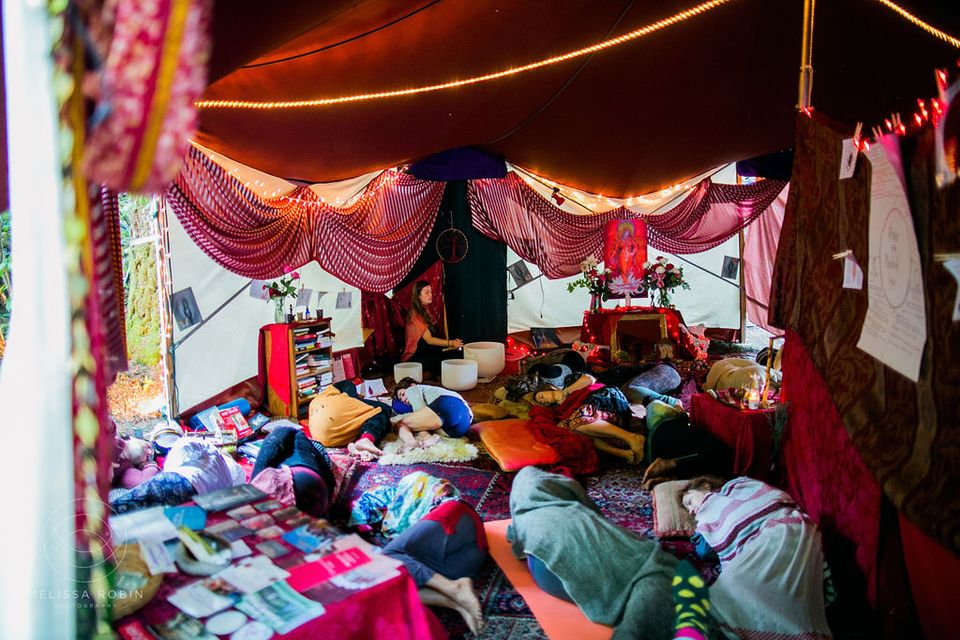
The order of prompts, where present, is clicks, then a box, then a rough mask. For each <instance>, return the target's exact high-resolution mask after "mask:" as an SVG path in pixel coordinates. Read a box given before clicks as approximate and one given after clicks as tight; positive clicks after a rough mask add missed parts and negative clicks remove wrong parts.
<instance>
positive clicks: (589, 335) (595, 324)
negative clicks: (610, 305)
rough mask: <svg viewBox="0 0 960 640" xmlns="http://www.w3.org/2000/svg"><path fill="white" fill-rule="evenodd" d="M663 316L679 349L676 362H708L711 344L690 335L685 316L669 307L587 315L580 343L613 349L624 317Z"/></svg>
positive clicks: (586, 312)
mask: <svg viewBox="0 0 960 640" xmlns="http://www.w3.org/2000/svg"><path fill="white" fill-rule="evenodd" d="M634 314H644V315H647V314H662V315H663V316H664V317H665V318H666V321H667V338H668V339H670V340H672V341H673V342H674V344H675V345H676V347H677V354H676V355H677V358H690V359H697V358H706V356H707V353H706V346H705V345H704V344H702V343H706V344H709V341H707V340H704V339H703V338H698V337H697V336H695V335H693V334H692V333H690V332H689V331H688V330H687V328H686V325H685V324H684V322H683V315H682V314H681V313H680V311H678V310H677V309H671V308H669V307H617V308H615V309H600V310H599V311H596V312H591V311H585V312H584V313H583V324H582V326H581V328H580V340H581V341H583V342H587V343H592V344H603V345H608V346H609V345H610V337H611V335H612V334H613V329H614V327H615V326H616V324H617V320H619V319H620V318H622V317H623V316H625V315H634Z"/></svg>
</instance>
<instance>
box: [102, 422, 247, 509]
mask: <svg viewBox="0 0 960 640" xmlns="http://www.w3.org/2000/svg"><path fill="white" fill-rule="evenodd" d="M244 482H246V474H245V473H244V471H243V468H242V467H241V466H240V465H239V464H237V461H236V460H234V459H233V458H232V457H231V456H230V455H228V454H226V453H224V452H223V451H221V450H220V449H219V448H217V447H216V446H214V444H213V443H212V442H209V441H207V440H206V439H203V438H196V437H183V438H180V439H179V440H177V441H176V442H175V443H174V445H173V446H172V447H171V448H170V451H169V452H167V457H166V459H165V460H164V463H163V472H161V473H159V474H157V475H155V476H153V477H152V478H150V479H149V480H147V481H146V482H143V483H141V484H139V485H137V486H136V487H134V488H133V489H131V490H130V491H127V492H125V493H123V494H122V495H119V496H117V497H116V498H115V499H114V500H113V501H112V502H111V505H110V506H111V508H112V509H113V511H114V513H126V512H128V511H135V510H137V509H144V508H146V507H155V506H159V505H177V504H182V503H184V502H187V501H188V500H190V498H192V497H193V496H194V495H197V494H201V495H202V494H205V493H211V492H213V491H219V490H220V489H227V488H229V487H232V486H235V485H239V484H243V483H244ZM115 491H119V490H115Z"/></svg>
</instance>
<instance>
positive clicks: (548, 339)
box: [530, 327, 560, 350]
mask: <svg viewBox="0 0 960 640" xmlns="http://www.w3.org/2000/svg"><path fill="white" fill-rule="evenodd" d="M530 339H531V340H533V346H534V347H536V348H537V349H538V350H539V349H557V348H559V347H560V338H559V337H557V330H556V329H552V328H547V327H530Z"/></svg>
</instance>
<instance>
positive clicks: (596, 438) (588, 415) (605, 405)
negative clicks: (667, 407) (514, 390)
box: [533, 374, 644, 464]
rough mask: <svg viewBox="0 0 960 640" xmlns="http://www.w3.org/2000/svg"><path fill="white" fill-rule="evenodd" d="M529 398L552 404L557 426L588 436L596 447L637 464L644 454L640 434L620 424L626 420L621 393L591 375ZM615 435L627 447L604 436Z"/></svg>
mask: <svg viewBox="0 0 960 640" xmlns="http://www.w3.org/2000/svg"><path fill="white" fill-rule="evenodd" d="M533 400H534V402H536V403H537V404H539V405H542V406H554V407H555V408H554V416H555V418H556V419H557V421H558V422H557V426H558V427H561V428H563V429H568V430H570V431H574V432H576V433H580V434H583V435H585V436H588V437H589V438H590V439H592V440H593V444H594V446H595V447H596V448H597V450H598V451H604V452H606V453H610V454H612V455H615V456H617V457H620V458H623V459H624V460H626V461H627V462H629V463H630V464H640V462H642V461H643V457H644V437H643V436H642V435H640V434H639V433H633V432H631V431H627V430H626V429H624V428H623V426H624V425H628V424H630V416H631V412H630V405H629V404H628V403H627V399H626V397H624V395H623V393H622V392H621V391H620V390H619V389H617V388H615V387H605V386H603V385H602V384H600V383H598V382H596V380H595V379H594V378H593V376H590V375H587V374H584V375H581V376H580V378H579V379H577V380H576V381H575V382H573V383H572V384H570V385H568V386H567V387H564V388H563V389H557V388H556V387H553V386H548V387H544V388H541V389H539V390H538V391H537V392H536V393H534V394H533ZM610 438H615V439H617V440H621V441H623V442H625V443H626V444H627V447H628V448H627V449H623V448H621V447H616V446H614V445H612V444H610V443H609V442H608V441H607V440H609V439H610Z"/></svg>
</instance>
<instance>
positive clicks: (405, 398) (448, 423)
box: [392, 378, 473, 453]
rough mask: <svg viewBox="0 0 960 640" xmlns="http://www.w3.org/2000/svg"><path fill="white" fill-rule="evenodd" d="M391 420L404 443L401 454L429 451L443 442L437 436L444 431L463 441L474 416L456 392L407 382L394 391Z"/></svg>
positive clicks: (402, 382) (404, 380) (409, 380)
mask: <svg viewBox="0 0 960 640" xmlns="http://www.w3.org/2000/svg"><path fill="white" fill-rule="evenodd" d="M393 395H394V402H393V410H394V412H395V413H396V414H397V415H396V416H394V418H393V419H392V422H393V423H394V426H396V428H397V435H398V436H399V438H400V441H401V442H402V443H403V447H402V448H401V450H400V453H404V452H406V451H409V450H410V449H414V448H417V447H421V448H426V447H429V446H432V445H434V444H436V443H438V442H439V441H440V436H439V435H438V434H436V433H434V432H436V431H439V430H440V429H443V431H444V433H446V434H447V435H448V436H450V437H451V438H462V437H463V436H465V435H466V434H467V431H469V430H470V423H471V422H473V412H472V411H471V410H470V405H468V404H467V402H466V401H465V400H464V399H463V396H461V395H460V394H459V393H457V392H456V391H450V390H449V389H444V388H443V387H435V386H433V385H429V384H419V383H418V382H417V381H415V380H414V379H413V378H404V379H403V380H401V381H400V382H398V383H397V386H396V387H395V388H394V390H393Z"/></svg>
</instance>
